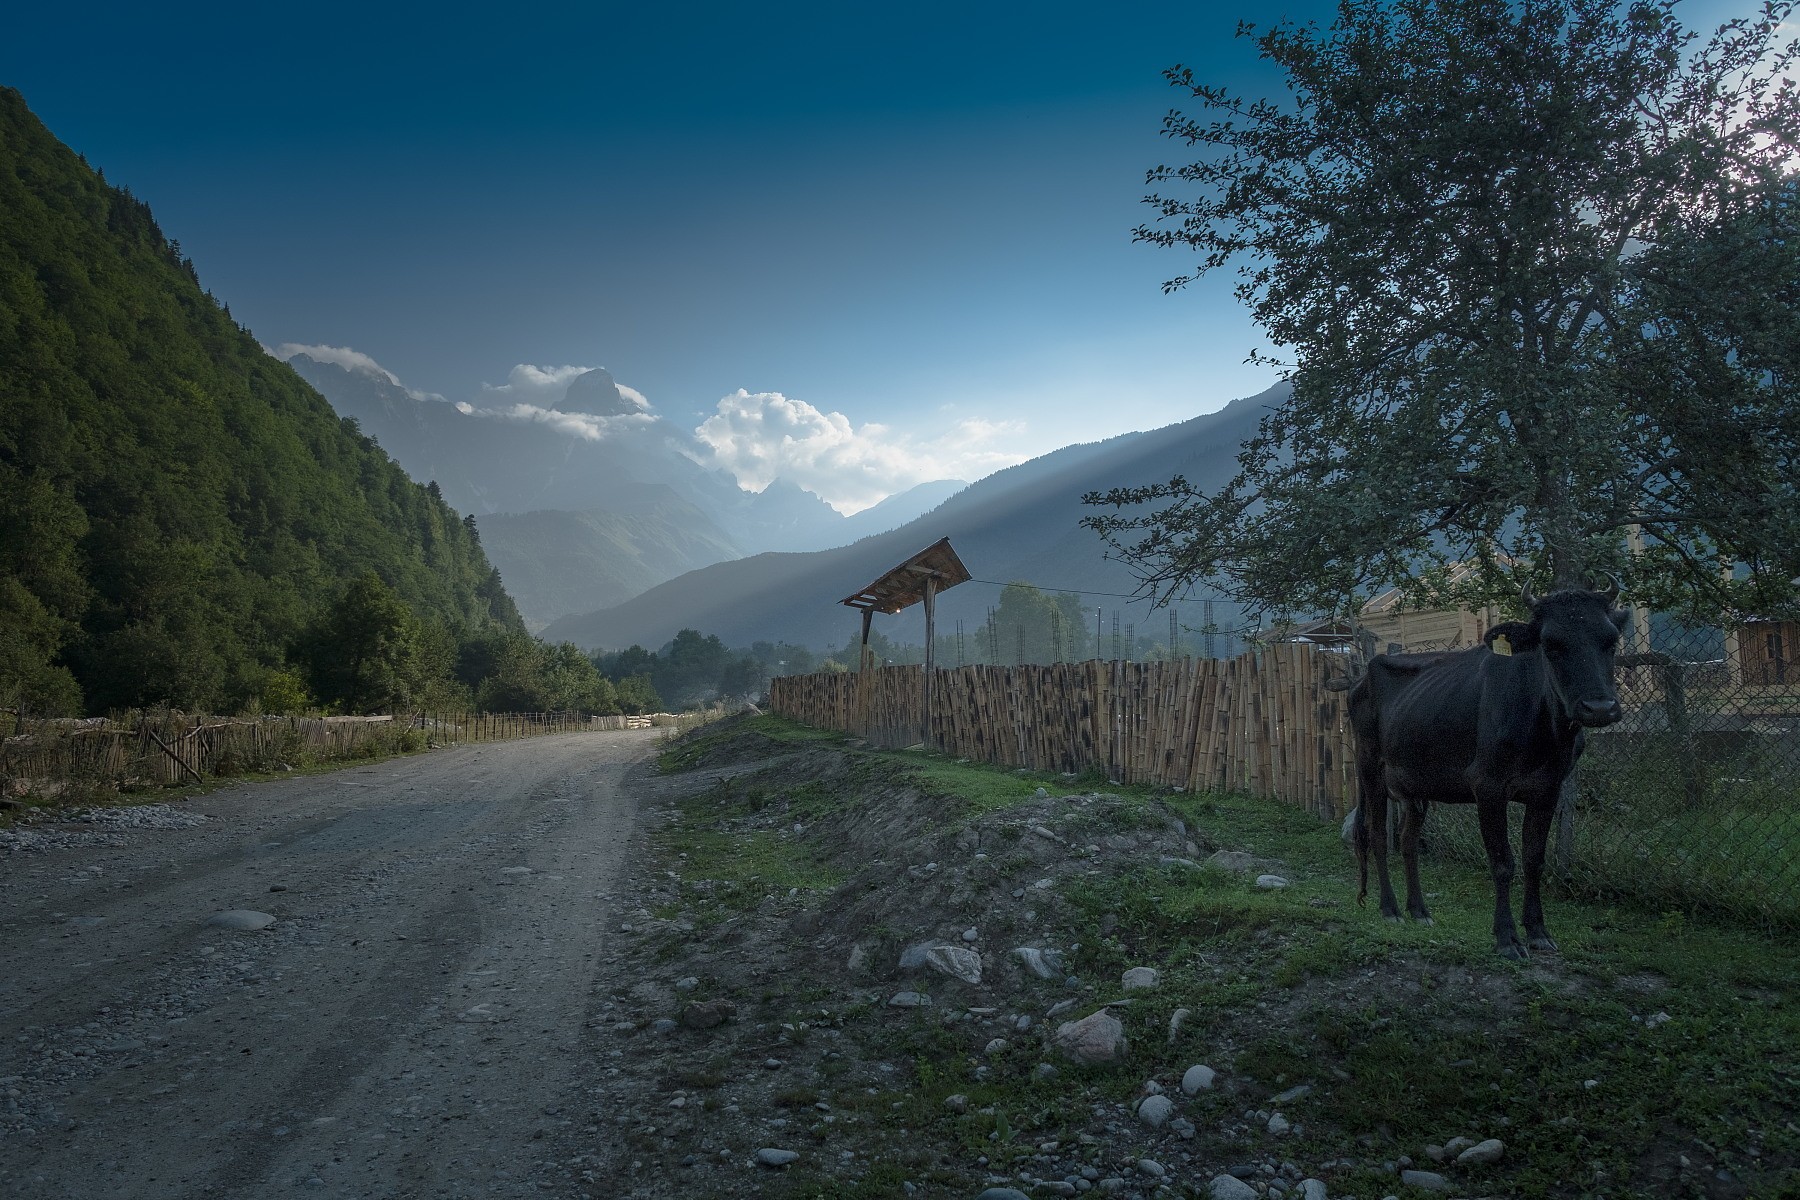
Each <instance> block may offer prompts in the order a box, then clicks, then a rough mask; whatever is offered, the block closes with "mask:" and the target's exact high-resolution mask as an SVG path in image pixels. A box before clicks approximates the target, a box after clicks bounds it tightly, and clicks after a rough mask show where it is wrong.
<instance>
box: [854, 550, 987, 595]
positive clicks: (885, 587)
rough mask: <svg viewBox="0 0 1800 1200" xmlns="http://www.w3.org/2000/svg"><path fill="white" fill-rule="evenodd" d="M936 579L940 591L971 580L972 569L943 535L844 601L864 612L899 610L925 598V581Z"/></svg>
mask: <svg viewBox="0 0 1800 1200" xmlns="http://www.w3.org/2000/svg"><path fill="white" fill-rule="evenodd" d="M927 579H935V580H936V581H937V590H938V591H939V592H942V591H943V590H944V589H945V588H953V587H955V586H956V585H957V584H959V583H966V582H968V579H969V568H967V567H965V566H963V564H962V559H960V558H958V557H956V551H954V550H952V549H951V548H950V539H949V538H940V539H938V540H937V541H935V542H933V543H932V544H931V545H929V546H927V547H926V548H925V549H923V550H921V551H919V552H918V553H917V554H915V555H913V556H912V557H911V558H909V559H907V560H906V561H905V562H903V563H901V564H900V565H899V566H897V567H895V568H894V569H893V570H891V571H889V572H888V573H887V574H885V575H883V576H882V577H881V578H880V579H877V580H876V581H875V582H874V583H871V584H870V585H869V586H868V587H866V588H863V589H862V590H861V591H859V592H855V593H853V594H851V595H849V596H846V597H844V603H845V604H847V605H849V606H850V607H851V608H856V609H861V610H862V611H864V612H878V613H897V612H899V611H900V610H901V609H903V608H906V607H908V606H910V605H914V604H917V603H918V602H919V601H921V600H923V599H924V598H925V581H926V580H927Z"/></svg>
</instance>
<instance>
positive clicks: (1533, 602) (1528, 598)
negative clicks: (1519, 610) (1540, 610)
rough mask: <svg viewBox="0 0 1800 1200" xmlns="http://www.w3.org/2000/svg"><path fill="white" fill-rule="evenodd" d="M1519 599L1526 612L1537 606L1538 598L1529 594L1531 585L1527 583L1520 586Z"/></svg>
mask: <svg viewBox="0 0 1800 1200" xmlns="http://www.w3.org/2000/svg"><path fill="white" fill-rule="evenodd" d="M1519 599H1521V600H1523V601H1524V602H1525V609H1526V611H1527V612H1529V611H1531V610H1533V609H1535V608H1536V607H1537V606H1538V598H1537V597H1536V596H1534V595H1532V594H1531V585H1530V584H1529V583H1527V584H1521V585H1520V587H1519Z"/></svg>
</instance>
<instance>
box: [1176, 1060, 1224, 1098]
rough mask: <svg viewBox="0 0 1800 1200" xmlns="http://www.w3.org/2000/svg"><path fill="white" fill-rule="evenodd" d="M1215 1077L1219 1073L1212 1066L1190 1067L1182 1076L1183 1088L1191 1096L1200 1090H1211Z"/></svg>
mask: <svg viewBox="0 0 1800 1200" xmlns="http://www.w3.org/2000/svg"><path fill="white" fill-rule="evenodd" d="M1215 1078H1217V1075H1216V1073H1215V1072H1214V1071H1213V1069H1212V1068H1211V1067H1202V1066H1195V1067H1189V1068H1188V1069H1187V1072H1186V1073H1185V1074H1183V1075H1182V1077H1181V1090H1182V1091H1184V1092H1186V1093H1187V1094H1188V1095H1190V1096H1192V1095H1195V1094H1197V1093H1199V1092H1210V1091H1212V1085H1213V1080H1214V1079H1215Z"/></svg>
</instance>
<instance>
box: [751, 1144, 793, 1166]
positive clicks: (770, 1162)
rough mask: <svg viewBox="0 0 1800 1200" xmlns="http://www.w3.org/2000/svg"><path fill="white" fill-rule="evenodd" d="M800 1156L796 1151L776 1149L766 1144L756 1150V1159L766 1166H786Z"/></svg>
mask: <svg viewBox="0 0 1800 1200" xmlns="http://www.w3.org/2000/svg"><path fill="white" fill-rule="evenodd" d="M799 1157H800V1155H799V1153H798V1152H796V1151H793V1150H776V1149H774V1148H773V1147H770V1146H764V1147H763V1148H762V1149H761V1150H758V1151H757V1152H756V1161H757V1162H759V1163H761V1164H762V1165H763V1166H765V1167H785V1166H787V1165H788V1164H789V1163H791V1162H793V1161H794V1160H796V1159H798V1158H799Z"/></svg>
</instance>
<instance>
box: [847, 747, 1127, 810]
mask: <svg viewBox="0 0 1800 1200" xmlns="http://www.w3.org/2000/svg"><path fill="white" fill-rule="evenodd" d="M880 757H883V758H891V759H893V760H896V761H898V762H900V763H902V764H904V765H905V767H906V768H907V773H908V775H909V776H910V777H911V779H912V781H913V783H914V784H915V785H916V786H917V787H919V789H920V790H921V791H924V792H926V793H927V794H929V795H935V796H942V797H944V798H946V799H950V800H955V801H956V802H957V805H956V808H955V811H954V814H953V815H954V816H956V817H957V818H959V819H964V820H966V819H968V818H970V817H978V816H980V815H982V814H983V813H990V812H1002V811H1005V810H1006V809H1009V808H1016V807H1018V806H1019V805H1021V804H1024V803H1027V802H1028V801H1031V800H1035V799H1037V790H1038V789H1039V788H1043V789H1044V790H1045V791H1046V792H1048V793H1049V794H1050V795H1052V796H1067V795H1071V794H1074V793H1077V792H1083V791H1092V790H1093V789H1092V788H1087V787H1078V786H1074V785H1075V783H1076V781H1074V780H1069V779H1064V778H1063V777H1062V776H1061V775H1058V774H1055V773H1052V772H1046V771H1033V772H1030V773H1020V772H1018V771H1016V770H1014V769H1012V768H1010V767H999V766H994V765H992V764H990V763H976V762H966V763H963V762H955V761H953V760H951V759H948V758H944V757H942V756H941V755H920V754H916V753H915V754H905V755H885V754H884V755H881V756H880ZM1106 790H1108V791H1113V792H1119V793H1120V794H1121V795H1133V794H1135V795H1136V796H1137V798H1140V799H1141V798H1143V796H1146V795H1148V792H1147V790H1146V789H1141V788H1125V789H1121V788H1113V787H1109V788H1107V789H1106Z"/></svg>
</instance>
